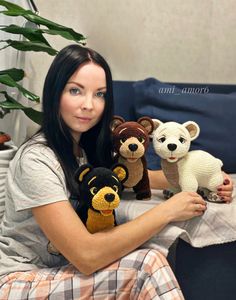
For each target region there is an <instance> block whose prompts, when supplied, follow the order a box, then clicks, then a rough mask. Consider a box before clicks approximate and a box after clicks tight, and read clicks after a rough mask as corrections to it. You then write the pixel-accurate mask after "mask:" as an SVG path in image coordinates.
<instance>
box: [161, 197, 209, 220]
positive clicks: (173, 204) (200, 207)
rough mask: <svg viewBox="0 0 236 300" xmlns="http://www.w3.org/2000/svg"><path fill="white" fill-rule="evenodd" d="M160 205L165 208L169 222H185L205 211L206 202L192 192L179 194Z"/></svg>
mask: <svg viewBox="0 0 236 300" xmlns="http://www.w3.org/2000/svg"><path fill="white" fill-rule="evenodd" d="M161 205H165V206H166V209H167V211H166V213H167V214H169V218H170V222H174V221H186V220H188V219H191V218H193V217H196V216H201V215H202V214H203V213H204V211H205V210H206V209H207V204H206V202H205V201H204V200H203V199H202V197H201V196H199V195H198V194H197V193H194V192H181V193H178V194H176V195H174V196H173V197H171V198H170V199H168V200H166V201H165V202H163V203H162V204H161Z"/></svg>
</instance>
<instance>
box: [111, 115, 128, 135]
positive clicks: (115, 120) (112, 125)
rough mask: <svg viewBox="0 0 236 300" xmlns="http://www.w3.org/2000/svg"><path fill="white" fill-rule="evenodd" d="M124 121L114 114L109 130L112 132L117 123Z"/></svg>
mask: <svg viewBox="0 0 236 300" xmlns="http://www.w3.org/2000/svg"><path fill="white" fill-rule="evenodd" d="M124 122H125V120H124V119H123V118H122V117H119V116H114V117H113V120H112V121H111V125H110V128H111V131H112V132H113V131H114V130H115V129H116V128H117V127H118V126H119V125H121V124H122V123H124Z"/></svg>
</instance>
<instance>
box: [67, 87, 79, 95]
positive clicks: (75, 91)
mask: <svg viewBox="0 0 236 300" xmlns="http://www.w3.org/2000/svg"><path fill="white" fill-rule="evenodd" d="M69 91H70V94H71V95H73V96H74V95H78V94H80V89H79V88H70V90H69Z"/></svg>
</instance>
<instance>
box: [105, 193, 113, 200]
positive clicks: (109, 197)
mask: <svg viewBox="0 0 236 300" xmlns="http://www.w3.org/2000/svg"><path fill="white" fill-rule="evenodd" d="M114 199H115V195H114V194H106V195H105V200H106V201H107V202H112V201H113V200H114Z"/></svg>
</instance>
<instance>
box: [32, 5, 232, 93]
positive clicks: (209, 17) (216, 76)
mask: <svg viewBox="0 0 236 300" xmlns="http://www.w3.org/2000/svg"><path fill="white" fill-rule="evenodd" d="M35 3H36V4H37V6H38V8H39V10H40V12H41V15H42V16H45V17H49V18H51V19H52V20H54V21H55V22H60V23H62V24H65V25H67V26H71V27H73V28H74V29H76V30H78V31H80V32H82V33H83V34H85V35H86V36H87V37H88V46H90V47H93V48H95V49H96V50H98V51H99V52H101V53H102V54H103V56H105V57H106V58H107V60H108V61H109V63H110V65H111V68H112V72H113V77H114V78H115V79H126V80H137V79H143V78H146V77H149V76H154V77H156V78H158V79H160V80H163V81H173V82H200V83H202V82H204V83H205V82H207V83H234V84H235V83H236V17H235V13H236V1H234V0H225V1H220V0H197V1H196V0H166V1H163V0H118V1H117V0H89V1H88V0H67V1H58V0H50V1H45V0H35ZM56 45H57V47H58V49H60V48H61V47H63V46H64V45H66V42H64V41H62V40H57V41H56ZM36 59H38V58H36ZM50 61H51V58H50V57H46V56H45V59H44V60H43V62H41V61H40V62H39V61H38V64H37V68H38V70H39V73H38V76H39V78H40V76H41V75H39V74H43V75H44V72H46V69H47V67H48V65H49V63H50ZM40 82H41V78H40ZM37 86H38V87H36V88H37V89H38V88H39V87H40V86H41V83H40V84H38V83H37Z"/></svg>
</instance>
